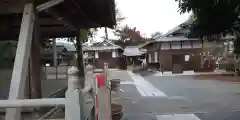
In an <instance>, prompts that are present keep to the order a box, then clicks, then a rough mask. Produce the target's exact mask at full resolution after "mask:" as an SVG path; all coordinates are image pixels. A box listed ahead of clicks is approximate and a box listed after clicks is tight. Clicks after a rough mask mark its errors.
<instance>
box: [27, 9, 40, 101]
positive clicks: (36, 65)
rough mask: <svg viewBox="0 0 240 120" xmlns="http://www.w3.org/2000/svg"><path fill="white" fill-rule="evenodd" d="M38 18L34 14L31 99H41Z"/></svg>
mask: <svg viewBox="0 0 240 120" xmlns="http://www.w3.org/2000/svg"><path fill="white" fill-rule="evenodd" d="M39 28H40V27H39V17H38V14H37V13H36V19H35V24H34V32H33V34H34V35H33V42H32V51H31V58H30V62H31V63H30V65H31V66H30V69H31V70H30V73H31V83H32V85H31V86H32V90H31V91H32V93H33V94H32V95H33V98H41V97H42V77H41V61H40V59H41V55H40V35H39V34H40V31H39Z"/></svg>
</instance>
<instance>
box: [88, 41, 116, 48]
mask: <svg viewBox="0 0 240 120" xmlns="http://www.w3.org/2000/svg"><path fill="white" fill-rule="evenodd" d="M112 46H116V45H115V44H113V43H111V42H109V41H107V40H104V41H102V42H98V43H95V44H93V45H92V47H112Z"/></svg>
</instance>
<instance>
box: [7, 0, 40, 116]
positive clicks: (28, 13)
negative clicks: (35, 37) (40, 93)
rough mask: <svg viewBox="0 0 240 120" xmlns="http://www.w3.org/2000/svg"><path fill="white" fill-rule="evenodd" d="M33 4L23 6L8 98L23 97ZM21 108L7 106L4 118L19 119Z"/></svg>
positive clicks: (30, 39)
mask: <svg viewBox="0 0 240 120" xmlns="http://www.w3.org/2000/svg"><path fill="white" fill-rule="evenodd" d="M34 19H35V14H34V5H33V4H32V3H28V4H26V5H25V7H24V12H23V18H22V25H21V29H20V35H19V40H18V46H17V51H16V57H15V62H14V68H13V72H12V79H11V85H10V91H9V99H10V100H16V99H21V98H23V97H24V89H25V82H26V76H27V68H28V63H29V56H30V49H31V43H32V33H33V26H34ZM20 118H21V110H20V109H17V108H8V109H7V110H6V117H5V119H6V120H20Z"/></svg>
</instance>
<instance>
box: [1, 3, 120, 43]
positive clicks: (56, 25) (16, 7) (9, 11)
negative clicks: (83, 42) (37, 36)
mask: <svg viewBox="0 0 240 120" xmlns="http://www.w3.org/2000/svg"><path fill="white" fill-rule="evenodd" d="M27 1H29V0H1V1H0V26H1V28H0V38H1V39H2V40H3V39H5V40H6V39H17V38H18V34H19V28H20V24H21V20H22V12H23V8H24V4H25V3H27ZM36 1H37V3H36V6H37V5H41V4H43V3H45V2H48V1H50V0H36ZM60 18H61V20H60ZM39 19H40V20H39V22H40V28H41V29H40V30H41V35H42V36H43V37H70V36H75V34H74V33H75V32H76V29H75V30H73V29H70V28H69V27H66V23H68V24H71V25H72V26H73V27H75V28H77V29H80V28H96V27H110V28H113V27H114V25H115V24H116V18H115V3H114V0H64V2H62V3H60V4H58V5H56V6H54V7H52V8H50V9H48V11H47V12H46V11H43V12H40V13H39Z"/></svg>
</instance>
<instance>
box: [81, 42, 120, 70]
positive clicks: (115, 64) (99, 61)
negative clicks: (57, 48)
mask: <svg viewBox="0 0 240 120" xmlns="http://www.w3.org/2000/svg"><path fill="white" fill-rule="evenodd" d="M83 51H84V55H85V56H87V57H86V60H88V61H92V64H93V65H94V67H95V68H96V69H103V67H104V63H108V67H109V68H110V69H116V68H119V67H120V66H121V65H120V64H121V62H122V61H121V59H122V53H123V49H122V48H121V47H120V46H118V45H115V44H114V43H112V42H111V41H109V40H104V41H102V42H99V43H95V44H93V45H91V46H85V47H83Z"/></svg>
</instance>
